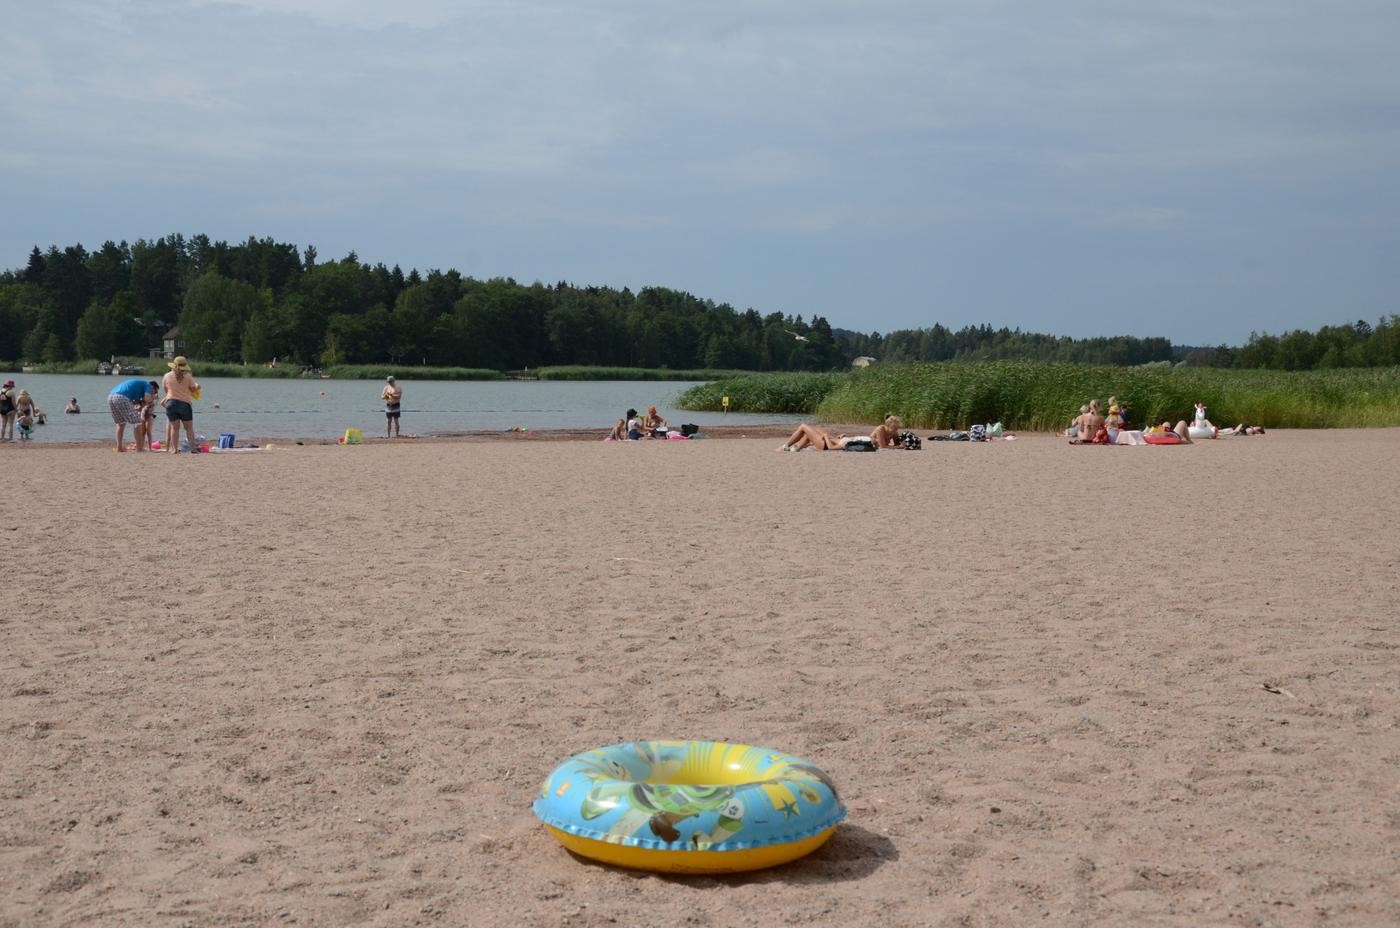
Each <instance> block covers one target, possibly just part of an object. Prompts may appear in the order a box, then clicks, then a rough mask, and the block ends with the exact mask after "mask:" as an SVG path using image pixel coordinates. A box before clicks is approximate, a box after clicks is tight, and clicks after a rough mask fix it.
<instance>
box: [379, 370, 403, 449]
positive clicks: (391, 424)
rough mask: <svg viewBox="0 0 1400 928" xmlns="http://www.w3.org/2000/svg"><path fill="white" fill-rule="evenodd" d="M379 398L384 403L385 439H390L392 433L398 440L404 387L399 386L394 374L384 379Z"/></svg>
mask: <svg viewBox="0 0 1400 928" xmlns="http://www.w3.org/2000/svg"><path fill="white" fill-rule="evenodd" d="M379 398H380V399H382V400H383V401H384V437H385V438H388V437H390V433H391V432H392V433H393V436H394V437H395V438H397V437H399V435H400V432H399V414H400V412H401V411H402V409H401V407H402V404H403V387H401V386H399V384H398V381H396V380H395V379H394V377H393V375H392V374H391V375H390V376H388V377H386V378H384V389H383V391H382V392H380V394H379Z"/></svg>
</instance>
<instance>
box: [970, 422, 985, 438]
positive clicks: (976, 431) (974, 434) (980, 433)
mask: <svg viewBox="0 0 1400 928" xmlns="http://www.w3.org/2000/svg"><path fill="white" fill-rule="evenodd" d="M967 440H968V441H986V440H987V427H986V426H985V425H974V426H971V427H970V428H969V429H968V430H967Z"/></svg>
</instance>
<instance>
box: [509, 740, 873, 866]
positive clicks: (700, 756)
mask: <svg viewBox="0 0 1400 928" xmlns="http://www.w3.org/2000/svg"><path fill="white" fill-rule="evenodd" d="M534 810H535V814H536V815H538V816H539V818H540V820H541V821H542V822H544V824H545V827H546V828H547V829H549V832H550V834H552V835H554V837H555V838H556V839H558V841H559V843H560V844H562V845H564V847H566V848H568V849H569V850H570V851H573V852H574V853H575V854H579V855H582V856H584V857H591V858H593V859H594V860H599V861H602V862H603V863H608V864H614V865H616V866H620V867H631V868H633V869H638V870H660V871H665V872H670V873H732V872H737V871H742V870H758V869H761V868H763V867H773V866H776V865H778V864H783V863H787V862H788V861H790V860H796V859H797V858H799V857H802V856H803V855H805V854H810V853H811V852H812V851H815V850H816V849H817V848H819V847H821V846H822V844H823V843H824V842H825V841H826V839H827V838H829V837H831V833H832V832H833V831H835V830H836V825H837V823H839V822H840V821H841V820H842V819H844V818H845V817H846V807H845V806H844V805H842V804H841V798H840V797H839V796H838V795H837V793H836V787H835V786H834V785H832V782H831V780H830V779H829V778H828V777H827V775H826V774H825V773H823V772H822V771H821V770H819V769H818V768H817V767H815V766H813V765H812V764H809V763H807V762H806V761H804V760H801V759H799V758H796V757H793V756H792V755H790V754H784V753H782V752H780V751H772V750H769V749H768V748H757V747H751V746H750V745H747V744H727V743H725V742H719V741H633V742H628V743H626V744H615V745H612V746H611V747H605V748H596V749H595V750H592V751H585V752H584V753H582V754H576V755H574V756H573V757H570V758H569V759H568V760H566V761H564V762H563V763H562V764H560V765H559V766H558V767H556V768H555V769H554V772H553V773H551V774H550V775H549V776H548V777H547V778H546V779H545V781H544V784H543V785H542V786H541V787H540V795H539V798H538V799H536V800H535V804H534Z"/></svg>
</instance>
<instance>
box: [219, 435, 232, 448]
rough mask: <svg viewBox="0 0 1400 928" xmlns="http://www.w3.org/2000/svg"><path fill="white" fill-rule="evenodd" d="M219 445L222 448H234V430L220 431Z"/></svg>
mask: <svg viewBox="0 0 1400 928" xmlns="http://www.w3.org/2000/svg"><path fill="white" fill-rule="evenodd" d="M219 447H220V448H232V447H233V433H232V432H220V433H219Z"/></svg>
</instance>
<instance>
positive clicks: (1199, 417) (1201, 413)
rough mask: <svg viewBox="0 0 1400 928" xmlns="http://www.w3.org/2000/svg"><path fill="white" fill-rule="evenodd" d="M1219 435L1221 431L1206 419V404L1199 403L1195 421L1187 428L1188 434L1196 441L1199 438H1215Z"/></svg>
mask: <svg viewBox="0 0 1400 928" xmlns="http://www.w3.org/2000/svg"><path fill="white" fill-rule="evenodd" d="M1219 433H1220V430H1219V429H1217V428H1216V427H1215V426H1214V425H1213V424H1211V421H1210V420H1209V419H1207V418H1206V404H1205V403H1197V404H1196V418H1195V421H1193V422H1192V423H1191V424H1190V425H1189V426H1187V428H1186V434H1187V435H1190V436H1191V438H1192V440H1193V441H1194V440H1195V439H1197V438H1214V437H1215V436H1216V435H1218V434H1219Z"/></svg>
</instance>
